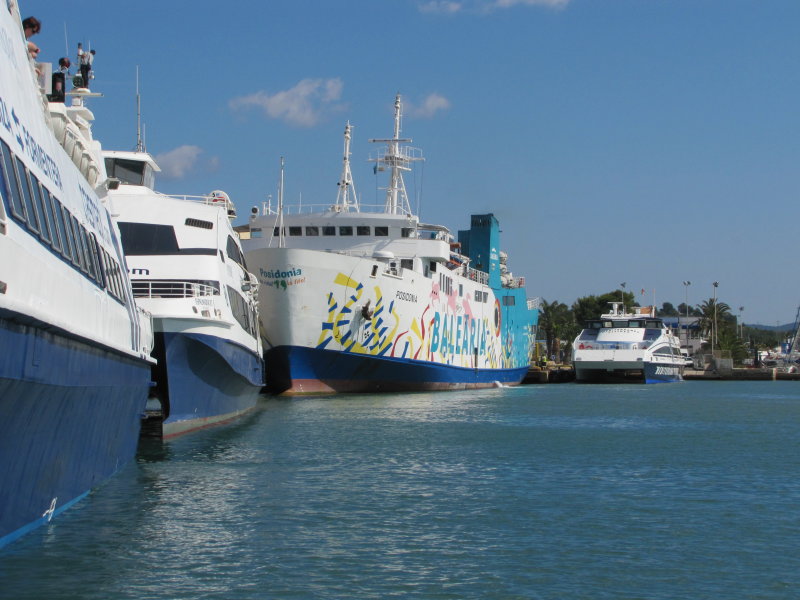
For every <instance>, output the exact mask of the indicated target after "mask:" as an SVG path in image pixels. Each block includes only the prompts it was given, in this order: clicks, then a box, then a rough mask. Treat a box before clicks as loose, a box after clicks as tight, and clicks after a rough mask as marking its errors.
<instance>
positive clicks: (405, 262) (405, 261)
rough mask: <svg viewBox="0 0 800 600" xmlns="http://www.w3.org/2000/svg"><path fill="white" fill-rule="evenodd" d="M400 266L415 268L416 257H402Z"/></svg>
mask: <svg viewBox="0 0 800 600" xmlns="http://www.w3.org/2000/svg"><path fill="white" fill-rule="evenodd" d="M400 267H401V268H403V269H413V268H414V259H413V258H401V259H400Z"/></svg>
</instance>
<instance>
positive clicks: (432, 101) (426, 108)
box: [405, 93, 451, 119]
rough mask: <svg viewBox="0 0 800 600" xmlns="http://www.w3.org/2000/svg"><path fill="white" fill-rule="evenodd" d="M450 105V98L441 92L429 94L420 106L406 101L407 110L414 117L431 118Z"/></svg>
mask: <svg viewBox="0 0 800 600" xmlns="http://www.w3.org/2000/svg"><path fill="white" fill-rule="evenodd" d="M450 106H451V105H450V100H448V99H447V98H445V97H444V96H442V95H440V94H436V93H433V94H429V95H428V97H427V98H425V99H424V100H423V101H422V104H420V105H419V106H417V105H416V104H412V103H410V102H408V101H406V102H405V111H406V114H408V115H410V116H412V117H417V118H419V119H430V118H431V117H433V116H434V115H435V114H436V113H437V112H439V111H440V110H447V109H448V108H450Z"/></svg>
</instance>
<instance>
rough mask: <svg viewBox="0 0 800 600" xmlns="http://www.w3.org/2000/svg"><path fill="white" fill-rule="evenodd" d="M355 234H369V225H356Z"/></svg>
mask: <svg viewBox="0 0 800 600" xmlns="http://www.w3.org/2000/svg"><path fill="white" fill-rule="evenodd" d="M356 235H369V225H356Z"/></svg>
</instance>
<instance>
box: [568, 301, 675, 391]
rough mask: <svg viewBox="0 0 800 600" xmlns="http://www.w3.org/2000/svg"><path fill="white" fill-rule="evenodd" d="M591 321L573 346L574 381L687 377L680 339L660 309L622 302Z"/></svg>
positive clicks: (626, 380)
mask: <svg viewBox="0 0 800 600" xmlns="http://www.w3.org/2000/svg"><path fill="white" fill-rule="evenodd" d="M611 306H612V308H611V312H609V313H607V314H604V315H601V317H600V318H599V319H591V320H589V321H588V322H587V323H586V327H585V328H584V329H583V331H581V332H580V334H579V335H578V337H576V338H575V341H574V342H573V344H572V364H573V366H574V368H575V380H576V381H583V382H611V383H625V382H631V383H663V382H671V381H681V380H682V379H683V368H684V358H683V357H682V356H681V345H680V340H679V339H678V337H677V336H676V335H675V334H674V333H673V332H672V330H671V329H669V328H668V327H666V326H665V325H664V322H663V321H662V320H661V319H660V318H658V317H656V316H655V312H656V311H655V307H653V306H645V307H638V306H637V307H634V310H635V312H633V313H627V312H625V308H624V305H622V303H621V302H612V303H611Z"/></svg>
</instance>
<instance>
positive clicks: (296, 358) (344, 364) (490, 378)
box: [266, 346, 528, 393]
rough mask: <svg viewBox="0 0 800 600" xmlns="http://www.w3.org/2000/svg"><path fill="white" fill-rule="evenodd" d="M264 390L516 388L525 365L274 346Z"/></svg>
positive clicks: (267, 356)
mask: <svg viewBox="0 0 800 600" xmlns="http://www.w3.org/2000/svg"><path fill="white" fill-rule="evenodd" d="M266 360H267V364H268V365H269V369H268V372H267V386H268V388H269V389H270V390H271V391H273V392H277V393H280V392H283V391H286V390H289V389H290V388H292V386H293V382H294V381H319V382H322V383H323V384H324V385H325V386H326V387H328V388H330V389H332V390H334V391H350V392H358V391H364V392H366V391H377V390H380V391H387V392H388V391H403V390H426V389H450V388H453V389H455V388H462V387H488V386H491V385H493V384H495V383H502V384H518V383H520V382H521V381H522V379H523V378H524V377H525V375H526V374H527V372H528V366H527V365H526V366H524V367H519V368H515V369H470V368H466V367H456V366H452V365H442V364H437V363H432V362H427V361H421V360H410V359H402V358H394V357H384V356H373V355H364V354H354V353H347V352H335V351H330V350H321V349H319V348H304V347H298V346H279V347H277V348H273V349H271V350H270V351H269V352H268V353H267V355H266Z"/></svg>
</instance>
